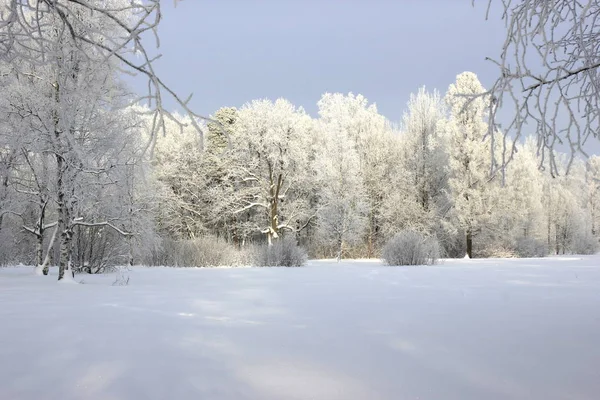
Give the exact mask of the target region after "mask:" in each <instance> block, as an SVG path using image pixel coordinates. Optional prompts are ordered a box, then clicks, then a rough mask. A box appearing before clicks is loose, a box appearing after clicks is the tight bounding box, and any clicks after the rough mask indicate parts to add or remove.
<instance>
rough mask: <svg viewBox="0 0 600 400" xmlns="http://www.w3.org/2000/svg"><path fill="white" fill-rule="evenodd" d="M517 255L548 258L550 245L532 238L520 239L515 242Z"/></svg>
mask: <svg viewBox="0 0 600 400" xmlns="http://www.w3.org/2000/svg"><path fill="white" fill-rule="evenodd" d="M515 253H516V254H517V256H519V257H546V256H547V255H548V244H547V243H546V242H544V241H542V240H539V239H535V238H532V237H520V238H518V239H517V240H516V241H515Z"/></svg>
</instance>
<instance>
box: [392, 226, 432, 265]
mask: <svg viewBox="0 0 600 400" xmlns="http://www.w3.org/2000/svg"><path fill="white" fill-rule="evenodd" d="M439 256H440V245H439V243H438V241H437V240H436V239H434V238H429V237H425V236H423V235H421V234H420V233H417V232H414V231H402V232H400V233H397V234H396V235H395V236H394V237H393V238H392V239H391V240H390V241H389V242H387V244H386V245H385V247H384V248H383V251H382V258H383V260H384V261H385V263H386V264H388V265H432V264H435V262H436V261H437V259H438V258H439Z"/></svg>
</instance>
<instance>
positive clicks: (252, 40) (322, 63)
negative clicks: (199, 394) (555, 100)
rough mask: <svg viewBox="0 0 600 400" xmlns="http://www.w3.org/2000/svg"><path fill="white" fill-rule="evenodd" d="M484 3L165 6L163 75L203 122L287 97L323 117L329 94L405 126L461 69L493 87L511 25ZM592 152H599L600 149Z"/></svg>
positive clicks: (189, 0) (257, 1) (282, 1)
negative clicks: (415, 97)
mask: <svg viewBox="0 0 600 400" xmlns="http://www.w3.org/2000/svg"><path fill="white" fill-rule="evenodd" d="M476 3H477V6H476V7H472V5H471V0H182V1H180V2H179V3H178V5H177V7H174V6H173V1H170V0H169V1H167V0H165V1H163V7H164V10H163V11H164V19H163V21H162V23H161V25H160V31H159V33H160V37H161V49H160V52H161V53H162V54H163V57H162V59H160V60H159V61H158V63H157V65H158V71H159V73H160V74H161V77H162V78H163V80H164V81H165V82H166V83H167V84H169V85H170V86H171V87H172V88H174V89H175V90H176V91H177V93H179V94H180V95H181V96H182V97H187V95H188V94H189V93H190V92H193V93H194V98H193V100H192V102H191V106H192V109H193V110H194V111H195V112H197V113H198V114H202V115H209V114H212V113H214V111H216V110H217V109H218V108H219V107H222V106H235V107H240V106H242V105H243V104H244V103H246V102H249V101H251V100H253V99H259V98H270V99H276V98H279V97H284V98H287V99H289V100H290V101H291V102H292V103H294V104H296V105H298V106H303V107H304V108H305V109H306V110H307V111H308V112H309V113H310V114H312V115H313V116H316V111H317V107H316V103H317V101H318V100H319V98H320V96H321V94H322V93H324V92H342V93H347V92H354V93H361V94H363V95H364V96H366V97H367V98H368V99H369V100H370V101H371V102H375V103H377V106H378V109H379V111H380V113H381V114H383V115H385V116H386V117H387V118H388V119H389V120H390V121H392V122H399V121H400V119H401V117H402V113H403V112H404V110H405V108H406V102H407V101H408V99H409V96H410V93H412V92H416V91H417V90H418V88H419V87H420V86H423V85H424V86H426V87H427V88H428V89H438V90H439V91H440V92H441V94H442V95H443V94H444V93H445V92H446V89H447V88H448V85H450V84H451V83H452V82H454V80H455V78H456V75H458V74H459V73H461V72H463V71H473V72H475V73H476V74H477V75H478V76H479V78H480V80H481V82H482V83H483V84H484V86H486V87H489V86H490V85H491V83H492V82H493V81H494V79H495V77H496V74H497V73H498V70H497V68H496V67H495V66H494V65H493V64H492V63H491V62H489V61H486V60H485V58H486V57H492V58H495V57H497V56H498V54H499V52H500V48H501V45H502V42H503V39H504V34H505V28H504V22H503V21H502V20H501V14H500V10H498V9H496V10H495V11H496V12H493V13H492V15H491V17H490V19H489V20H487V21H486V19H485V11H486V7H487V3H488V1H487V0H477V1H476ZM497 3H498V2H496V4H497ZM141 88H142V87H141V86H140V87H139V89H141ZM167 106H168V107H174V103H173V102H171V103H168V104H167ZM505 112H507V111H505ZM586 148H587V149H588V151H591V152H594V153H600V142H598V141H594V140H590V141H589V142H588V144H587V145H586Z"/></svg>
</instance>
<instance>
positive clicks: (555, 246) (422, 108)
mask: <svg viewBox="0 0 600 400" xmlns="http://www.w3.org/2000/svg"><path fill="white" fill-rule="evenodd" d="M483 92H485V89H484V88H483V86H482V85H481V83H480V82H479V80H478V79H477V76H476V75H475V74H473V73H470V72H465V73H462V74H460V75H459V76H458V77H457V80H456V82H455V83H453V84H452V85H450V87H449V89H448V92H447V94H446V95H445V96H444V97H441V96H440V95H438V94H437V93H436V92H427V91H426V90H425V89H421V90H419V92H418V93H416V94H414V95H412V96H411V98H410V101H409V102H408V108H407V111H406V112H405V114H404V117H403V119H402V123H401V125H400V127H398V128H395V127H393V126H392V124H390V123H389V122H388V121H386V119H385V118H384V117H383V116H381V115H380V114H379V113H378V112H377V109H376V107H375V105H373V104H369V103H368V101H367V99H365V98H364V97H363V96H361V95H353V94H348V95H343V94H339V93H337V94H330V93H326V94H324V95H323V96H322V98H321V99H320V100H319V102H318V108H319V115H318V118H311V117H310V116H308V115H307V114H306V113H305V112H304V110H302V109H299V108H296V107H294V106H293V105H292V104H290V103H289V102H288V101H286V100H283V99H280V100H277V101H275V102H272V101H269V100H257V101H253V102H250V103H248V104H246V105H244V106H243V107H242V108H240V109H237V110H236V109H233V108H223V109H221V110H219V111H217V112H216V113H215V115H214V119H215V120H217V121H221V123H222V124H223V126H224V127H225V130H223V129H217V127H216V126H210V125H209V126H208V131H209V134H208V135H207V136H206V143H204V148H205V151H204V152H202V150H201V148H202V146H201V145H200V143H199V142H198V140H199V139H198V136H197V135H195V134H194V132H193V131H192V130H190V131H189V132H188V131H186V132H184V133H183V135H178V134H177V133H174V134H172V135H167V136H166V137H165V138H160V139H159V141H158V143H157V147H156V154H155V161H154V164H153V174H154V177H155V178H156V180H157V182H158V184H160V185H162V186H163V189H162V191H161V193H163V196H162V198H160V199H159V200H158V201H159V202H160V203H161V206H160V209H161V213H162V214H161V216H160V218H159V223H158V225H157V229H158V231H159V232H160V233H161V235H167V236H169V237H172V238H177V239H180V240H186V239H192V238H196V237H199V236H204V235H209V236H215V237H219V238H222V239H223V240H225V241H227V242H229V243H231V244H232V245H235V246H237V247H243V246H246V245H248V244H251V243H262V242H269V243H272V242H274V241H276V240H279V238H280V237H282V236H295V237H296V238H297V240H298V241H299V243H301V244H302V245H303V246H304V247H306V248H307V249H308V250H309V254H310V255H311V256H312V257H337V258H344V257H379V255H380V251H381V249H382V247H383V246H384V245H385V243H386V242H387V241H388V240H389V239H391V238H392V237H393V236H394V235H395V234H396V233H398V232H403V231H407V230H408V231H413V232H417V233H419V234H421V235H424V236H425V237H432V238H435V239H436V240H437V241H438V242H439V243H440V245H441V252H442V254H443V255H446V256H452V257H457V256H460V257H462V256H464V255H465V254H468V255H469V256H473V257H486V256H535V255H545V254H548V253H557V254H564V253H589V252H593V251H595V250H596V249H597V247H598V246H597V244H598V235H599V233H600V232H599V229H598V226H599V223H600V212H599V206H600V199H599V193H598V186H599V181H598V179H599V178H600V175H599V173H600V171H599V167H600V158H598V157H596V156H594V157H591V158H589V159H587V160H585V161H583V160H578V161H574V164H573V165H572V166H571V171H570V173H569V174H568V175H567V174H565V169H566V167H567V165H568V163H569V161H570V160H569V157H568V156H567V155H561V154H560V153H555V155H554V157H555V159H556V160H557V165H560V166H561V168H562V169H559V172H560V175H559V176H555V177H553V176H552V174H550V172H549V171H548V172H546V171H543V170H540V169H539V158H538V152H537V146H536V142H535V140H534V138H530V139H527V140H524V141H521V142H519V143H518V145H517V153H516V154H515V155H514V160H513V161H512V162H511V163H510V164H509V165H508V167H507V169H506V171H505V175H504V176H502V175H501V174H496V175H491V174H490V171H491V170H492V169H491V168H490V166H491V165H493V163H494V162H496V163H497V164H500V162H501V161H500V160H495V159H494V155H496V156H497V155H499V154H501V153H502V150H501V148H499V146H500V143H499V142H492V141H491V138H490V136H489V135H487V133H488V124H487V122H486V117H487V114H486V110H487V99H486V98H485V97H475V98H473V97H469V96H466V95H469V94H473V95H475V94H480V93H483ZM224 131H226V133H224ZM493 146H496V147H497V148H496V152H494V153H492V150H493Z"/></svg>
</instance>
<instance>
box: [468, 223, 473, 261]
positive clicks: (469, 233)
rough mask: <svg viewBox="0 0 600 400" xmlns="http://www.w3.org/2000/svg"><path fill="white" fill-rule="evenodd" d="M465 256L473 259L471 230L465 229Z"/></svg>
mask: <svg viewBox="0 0 600 400" xmlns="http://www.w3.org/2000/svg"><path fill="white" fill-rule="evenodd" d="M467 255H468V256H469V258H473V232H472V231H471V228H469V229H467Z"/></svg>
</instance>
